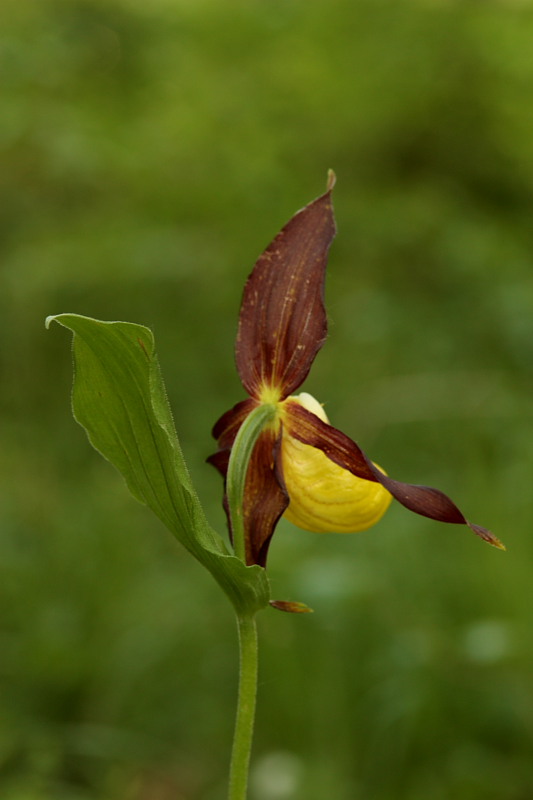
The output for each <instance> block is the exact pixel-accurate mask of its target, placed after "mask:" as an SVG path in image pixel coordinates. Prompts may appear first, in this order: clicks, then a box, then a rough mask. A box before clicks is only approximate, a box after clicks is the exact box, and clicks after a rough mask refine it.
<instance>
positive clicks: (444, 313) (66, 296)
mask: <svg viewBox="0 0 533 800" xmlns="http://www.w3.org/2000/svg"><path fill="white" fill-rule="evenodd" d="M532 41H533V4H531V3H529V2H522V3H518V2H517V3H511V2H491V1H490V0H486V1H485V2H474V1H473V0H472V2H467V1H466V0H465V1H463V2H453V0H448V2H446V1H445V0H442V2H438V1H437V0H434V1H433V2H431V1H430V0H426V2H423V1H422V0H420V1H419V2H414V0H413V1H410V0H404V1H401V0H327V2H326V0H231V1H230V2H216V0H150V2H148V3H147V2H142V1H141V0H100V1H99V0H86V1H85V2H82V1H81V0H39V1H36V2H30V1H29V0H3V2H2V6H1V10H0V72H1V82H0V109H1V114H0V175H1V178H0V183H1V199H0V202H1V216H0V239H1V241H0V248H1V262H0V270H1V273H0V281H1V291H0V308H1V325H2V342H3V344H2V348H1V356H0V357H1V361H2V382H1V395H0V403H1V409H2V425H1V440H2V444H1V451H0V463H1V467H2V469H1V474H2V481H1V509H0V514H1V517H0V519H1V522H0V524H1V532H0V597H1V620H0V628H1V633H0V675H1V682H2V686H1V692H0V797H1V798H2V800H218V798H222V797H224V796H225V781H226V770H227V762H228V754H229V746H230V739H231V734H232V727H233V713H234V702H235V688H236V658H237V645H236V635H235V629H234V620H233V617H232V613H231V609H230V606H229V604H228V603H227V601H226V599H225V598H224V596H223V595H222V594H221V593H220V591H219V589H218V587H217V586H216V585H215V584H214V582H213V581H212V579H211V578H210V576H209V575H208V574H207V573H204V572H203V571H202V570H201V568H200V567H199V566H198V565H197V564H196V563H195V562H193V561H192V560H191V558H190V557H189V556H188V555H187V554H186V553H185V552H184V551H183V550H182V549H180V547H179V546H178V545H177V544H176V543H175V542H174V540H173V539H172V538H171V536H170V535H169V534H168V533H167V532H166V531H165V530H164V529H163V528H162V526H161V525H160V524H159V522H158V521H157V520H156V519H155V518H153V517H152V515H151V514H150V513H149V512H148V511H147V510H146V509H145V508H143V507H142V506H140V505H138V504H137V503H136V502H135V501H133V500H132V499H131V498H130V497H129V496H128V493H127V491H126V489H125V486H124V484H123V481H122V479H121V478H120V476H119V475H118V474H116V473H115V471H114V470H113V469H112V468H111V467H110V466H109V465H108V464H107V463H106V462H104V461H103V460H102V459H101V458H100V457H99V456H98V454H96V453H95V452H93V451H92V450H91V448H90V446H89V445H88V443H87V441H86V438H85V435H84V433H83V431H82V430H81V428H79V427H78V426H77V425H76V424H75V422H74V421H73V420H72V418H71V415H70V410H69V393H70V386H71V359H70V356H69V348H70V341H69V337H68V335H67V333H66V331H64V330H61V329H59V327H56V328H55V329H53V330H50V331H49V332H45V329H44V318H45V316H46V315H47V314H55V313H60V312H67V311H68V312H77V313H81V314H87V315H90V316H95V317H98V318H101V319H124V320H129V321H133V322H139V323H143V324H147V325H149V326H151V327H152V328H153V329H154V331H155V334H156V340H157V343H158V350H159V354H160V360H161V363H162V368H163V372H164V376H165V380H166V383H167V388H168V391H169V395H170V399H171V403H172V406H173V410H174V414H175V419H176V424H177V428H178V432H179V435H180V438H181V440H182V444H183V448H184V451H185V454H186V457H187V460H188V462H189V465H190V468H191V471H192V473H193V477H194V479H195V481H196V483H197V485H198V489H199V493H200V495H201V497H202V499H203V500H204V501H205V504H206V507H207V511H208V515H209V517H210V519H211V520H212V522H213V524H214V525H215V526H216V527H218V528H219V530H221V531H223V530H225V522H224V518H223V513H222V511H221V508H220V495H221V487H220V482H219V478H218V475H217V474H216V473H215V471H214V470H212V469H211V468H210V467H208V466H207V465H206V464H205V463H204V459H205V457H206V456H207V455H208V454H209V453H210V452H211V451H212V450H213V446H214V443H213V442H212V440H211V438H210V428H211V425H212V423H213V422H214V420H215V419H216V418H217V417H218V415H219V414H220V413H222V412H223V411H225V410H226V409H227V408H229V406H230V405H231V404H233V403H234V402H236V401H237V400H239V399H241V398H242V397H243V391H242V389H241V387H240V384H239V381H238V378H237V375H236V372H235V367H234V363H233V339H234V334H235V329H236V322H237V313H238V307H239V301H240V294H241V290H242V285H243V281H244V279H245V277H246V275H247V274H248V273H249V271H250V269H251V267H252V265H253V263H254V261H255V259H256V258H257V256H258V255H259V253H260V252H261V251H262V250H263V249H264V247H265V246H266V245H267V244H268V242H269V241H270V239H271V238H272V237H273V236H274V234H275V233H276V232H277V231H278V230H279V228H280V227H281V226H282V225H283V224H284V223H285V222H286V221H287V220H288V219H289V217H290V216H291V215H292V214H293V213H294V211H296V209H298V208H300V207H301V206H302V205H304V204H305V203H307V202H308V201H310V200H311V199H312V198H313V197H315V196H317V195H318V194H320V193H321V192H322V191H323V189H324V186H325V180H326V171H327V169H328V168H329V167H332V168H334V169H335V171H336V173H337V175H338V183H337V188H336V190H335V203H336V210H337V220H338V227H339V234H338V237H337V239H336V241H335V243H334V246H333V250H332V255H331V259H330V268H329V277H328V286H327V301H328V311H329V316H330V337H329V340H328V342H327V344H326V346H325V348H324V349H323V351H322V353H321V354H320V355H319V357H318V358H317V361H316V363H315V366H314V369H313V372H312V375H311V377H310V378H309V380H308V381H307V383H306V385H305V388H306V389H307V390H308V391H310V392H312V393H313V394H315V395H316V396H317V397H318V398H319V399H320V400H321V401H323V402H326V403H327V410H328V413H329V415H330V418H331V420H332V422H333V423H334V424H336V425H338V426H339V427H341V428H342V429H343V430H345V431H346V432H347V433H349V434H350V435H352V436H353V437H355V438H356V439H357V440H358V441H359V442H360V443H361V445H362V446H364V447H365V449H366V450H367V451H368V452H369V453H370V454H371V455H372V457H373V458H375V459H376V460H377V461H378V462H379V463H381V464H383V465H384V466H385V467H386V469H387V470H388V471H389V472H390V473H391V474H392V475H394V476H395V477H398V478H401V479H404V480H408V481H412V482H423V483H429V484H430V485H431V484H433V485H436V486H439V487H440V488H442V489H443V490H445V491H447V492H449V493H450V495H451V496H452V497H453V498H454V499H455V500H456V502H458V503H459V505H460V506H461V508H462V509H463V510H464V511H465V513H466V514H467V516H469V518H470V519H472V520H474V521H475V522H478V523H480V524H483V525H487V526H490V527H491V528H492V529H493V530H494V531H495V532H496V533H497V535H498V536H500V537H501V538H502V539H503V540H504V541H505V543H506V544H507V546H508V552H507V553H506V554H504V553H500V552H498V551H496V550H494V549H493V548H490V547H488V546H485V545H484V544H483V543H482V542H480V541H479V540H477V539H476V538H475V537H474V536H473V535H471V534H470V533H469V532H468V531H466V529H464V528H461V527H454V526H443V525H438V524H437V523H434V522H431V521H428V520H425V519H422V518H419V517H415V516H414V515H412V514H409V513H408V512H407V511H405V510H404V509H403V508H401V507H400V506H398V505H394V506H393V507H392V509H391V510H390V511H389V513H388V514H387V515H386V517H385V518H384V520H383V521H382V522H381V523H380V524H379V526H378V527H376V528H375V529H373V530H372V531H369V532H367V533H364V534H360V535H358V536H344V537H343V536H334V535H332V536H317V535H313V534H308V533H304V532H301V531H297V530H296V529H294V528H292V527H291V526H290V525H289V524H288V523H284V524H281V525H280V526H279V529H278V532H277V534H276V536H275V538H274V541H273V544H272V547H271V554H270V560H269V572H270V575H271V580H272V585H273V593H274V596H275V597H279V598H282V599H289V598H291V599H295V600H300V601H303V602H306V603H308V604H309V605H311V606H312V607H313V608H314V609H315V614H313V615H309V616H306V617H298V616H293V615H284V614H280V613H278V612H274V611H271V612H268V613H264V614H263V615H262V616H261V619H260V634H261V685H260V690H259V708H258V720H257V734H256V740H255V749H254V763H253V772H252V788H251V792H250V798H251V800H329V798H335V800H428V798H431V800H449V799H450V800H451V798H453V799H454V800H529V799H530V798H531V797H533V635H532V632H531V627H532V622H533V592H532V588H531V585H532V581H531V561H532V556H533V537H531V527H532V523H533V492H532V481H533V437H532V430H531V429H532V414H531V390H532V388H533V371H532V367H533V270H532V261H533V226H532V215H531V209H532V204H533V49H532Z"/></svg>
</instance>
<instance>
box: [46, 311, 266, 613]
mask: <svg viewBox="0 0 533 800" xmlns="http://www.w3.org/2000/svg"><path fill="white" fill-rule="evenodd" d="M51 322H57V323H59V324H60V325H62V326H64V327H65V328H68V329H69V330H71V331H72V332H73V334H74V345H73V349H74V368H75V369H74V387H73V392H72V410H73V413H74V417H75V419H76V420H77V422H79V424H80V425H82V426H83V427H84V428H85V430H86V431H87V435H88V437H89V441H90V442H91V444H92V445H93V447H94V448H95V449H96V450H98V451H99V452H100V453H101V454H102V455H103V456H104V458H106V459H107V460H108V461H110V462H111V463H112V464H114V466H115V467H116V468H117V469H118V470H119V471H120V472H121V473H122V475H123V476H124V478H125V479H126V483H127V485H128V487H129V489H130V491H131V493H132V494H133V495H134V497H136V498H137V499H138V500H140V501H141V502H142V503H145V504H146V505H147V506H149V507H150V508H151V509H152V511H153V512H154V513H155V514H156V515H157V516H158V517H159V519H160V520H161V521H162V522H163V523H164V524H165V525H166V527H167V528H168V529H169V530H170V531H171V532H172V533H173V534H174V535H175V536H176V538H177V539H178V540H179V541H180V542H181V543H182V544H183V545H184V547H186V548H187V550H188V551H189V552H190V553H192V555H193V556H195V558H197V559H198V561H200V563H201V564H203V565H204V566H205V567H206V568H207V569H208V570H209V571H210V572H211V574H212V575H213V576H214V578H215V579H216V580H217V581H218V583H219V584H220V586H221V587H222V589H223V590H224V591H225V592H226V594H227V595H228V597H229V598H230V600H231V602H232V603H233V605H234V606H235V608H236V610H237V612H238V613H244V614H248V613H254V612H255V611H257V610H259V609H260V608H264V607H266V606H267V605H268V602H269V597H270V593H269V585H268V579H267V577H266V572H265V570H264V569H263V568H262V567H259V566H257V565H254V566H252V567H247V566H245V564H244V563H243V562H242V561H241V560H240V559H238V558H237V557H236V556H234V555H231V554H230V553H229V552H228V549H227V547H226V545H225V544H224V541H223V539H222V538H221V537H220V536H219V535H218V534H217V533H216V532H215V531H214V530H213V529H212V528H211V527H210V525H209V523H208V522H207V520H206V518H205V515H204V511H203V508H202V506H201V504H200V501H199V499H198V497H197V495H196V492H195V490H194V487H193V484H192V481H191V478H190V476H189V473H188V470H187V467H186V464H185V460H184V458H183V454H182V452H181V448H180V444H179V441H178V437H177V435H176V431H175V428H174V423H173V420H172V414H171V411H170V407H169V405H168V401H167V397H166V393H165V388H164V385H163V381H162V378H161V373H160V370H159V364H158V361H157V357H156V355H155V345H154V337H153V334H152V332H151V331H150V330H149V329H148V328H145V327H144V326H142V325H134V324H132V323H129V322H101V321H99V320H95V319H91V318H90V317H83V316H80V315H78V314H59V315H57V316H52V317H48V318H47V320H46V326H47V327H49V325H50V323H51Z"/></svg>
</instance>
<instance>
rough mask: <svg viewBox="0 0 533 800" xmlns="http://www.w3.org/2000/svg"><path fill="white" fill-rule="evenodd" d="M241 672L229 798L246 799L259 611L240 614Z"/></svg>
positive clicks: (252, 727) (235, 799) (255, 677)
mask: <svg viewBox="0 0 533 800" xmlns="http://www.w3.org/2000/svg"><path fill="white" fill-rule="evenodd" d="M237 622H238V626H239V648H240V672H239V694H238V700H237V718H236V720H235V733H234V736H233V749H232V752H231V768H230V780H229V800H246V790H247V787H248V771H249V765H250V753H251V750H252V738H253V732H254V719H255V699H256V695H257V661H258V659H257V626H256V622H255V615H252V616H238V617H237Z"/></svg>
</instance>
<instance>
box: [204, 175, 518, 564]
mask: <svg viewBox="0 0 533 800" xmlns="http://www.w3.org/2000/svg"><path fill="white" fill-rule="evenodd" d="M334 183H335V176H334V175H333V173H332V172H330V173H329V176H328V186H327V191H326V192H325V194H323V195H322V196H321V197H318V198H317V199H316V200H314V201H313V202H312V203H310V204H309V205H308V206H306V207H305V208H304V209H302V210H301V211H299V212H297V213H296V214H295V216H294V217H292V219H291V220H290V221H289V222H288V223H287V224H286V225H285V227H284V228H283V229H282V230H281V232H280V233H279V234H278V235H277V236H276V238H275V239H274V240H273V242H272V243H271V244H270V245H269V247H267V249H266V250H265V252H264V253H263V254H262V255H261V256H260V258H259V259H258V261H257V262H256V264H255V267H254V269H253V271H252V273H251V275H250V276H249V278H248V280H247V282H246V285H245V288H244V295H243V299H242V305H241V310H240V317H239V326H238V333H237V340H236V347H235V355H236V363H237V370H238V373H239V376H240V379H241V382H242V385H243V387H244V389H245V390H246V392H247V393H248V398H247V399H245V400H242V401H241V402H240V403H237V405H236V406H234V407H233V408H232V409H230V410H229V411H228V412H226V413H225V414H224V415H223V416H222V417H221V418H220V419H219V420H218V422H217V423H216V424H215V426H214V428H213V436H214V437H215V439H216V440H217V442H218V451H217V452H216V453H215V454H213V455H212V456H210V458H209V459H208V461H209V462H210V463H211V464H213V465H214V466H215V467H216V468H217V469H218V470H219V472H220V473H221V474H222V475H223V476H224V478H226V477H227V473H228V464H229V460H230V455H231V451H232V447H233V445H234V442H235V438H236V436H237V434H238V432H239V430H240V428H241V426H242V425H243V423H244V422H245V420H246V419H247V418H249V416H250V415H251V414H252V413H253V412H254V410H255V409H257V408H258V407H260V406H269V407H271V409H272V414H271V416H270V417H269V421H268V422H267V424H266V425H265V427H264V428H263V429H262V430H261V432H260V433H259V435H258V437H257V439H256V441H255V444H254V447H253V450H252V452H251V455H250V460H249V462H248V468H247V473H246V480H245V488H244V493H243V501H242V522H243V529H244V543H245V560H246V563H247V564H259V565H261V566H265V563H266V558H267V552H268V547H269V544H270V541H271V538H272V535H273V533H274V529H275V527H276V524H277V522H278V521H279V519H280V517H281V516H282V515H284V516H285V517H286V518H287V519H289V520H290V521H291V522H292V523H294V524H295V525H296V526H298V527H300V528H303V529H305V530H309V531H316V532H329V531H331V532H346V533H348V532H356V531H362V530H365V529H367V528H370V527H371V526H372V525H374V524H375V523H376V522H378V520H379V519H381V517H382V516H383V514H384V513H385V511H386V510H387V508H388V507H389V504H390V502H391V500H392V498H395V499H396V500H398V501H399V502H400V503H401V504H402V505H403V506H405V507H406V508H408V509H409V510H410V511H414V512H415V513H417V514H421V515H423V516H425V517H429V518H430V519H434V520H438V521H440V522H450V523H458V524H462V525H467V526H468V527H469V528H470V529H471V530H472V531H473V532H474V533H475V534H477V535H478V536H480V537H481V538H482V539H484V540H485V541H486V542H488V543H489V544H492V545H494V546H495V547H498V548H500V549H505V548H504V546H503V545H502V543H501V542H500V541H499V540H498V539H497V538H496V537H495V536H494V535H493V534H492V533H491V532H490V531H488V530H486V529H485V528H482V527H480V526H479V525H474V524H472V523H471V522H468V520H467V519H466V518H465V517H464V515H463V514H462V512H461V511H460V510H459V509H458V508H457V506H456V505H455V504H454V503H453V502H452V501H451V500H450V498H449V497H447V496H446V495H445V494H443V493H442V492H441V491H439V490H438V489H433V488H430V487H428V486H417V485H412V484H409V483H403V482H401V481H397V480H393V479H392V478H390V477H389V476H388V475H387V474H386V473H385V472H384V470H382V469H381V468H380V467H379V466H377V464H375V463H374V462H373V461H371V460H370V459H369V458H368V456H366V455H365V453H364V452H363V451H362V450H361V448H360V447H359V446H358V445H357V444H356V443H355V442H354V441H352V439H350V438H349V437H348V436H346V434H344V433H342V432H341V431H340V430H337V428H334V427H333V426H332V425H330V423H329V420H328V418H327V417H326V414H325V412H324V410H323V408H322V406H321V405H320V403H319V402H318V401H317V400H315V398H314V397H312V396H311V395H309V394H307V393H305V392H304V393H301V394H299V395H295V394H294V392H295V391H296V390H297V389H299V387H300V386H301V385H302V383H303V382H304V380H305V378H306V377H307V375H308V373H309V370H310V368H311V365H312V363H313V361H314V359H315V356H316V355H317V353H318V351H319V350H320V348H321V347H322V345H323V344H324V341H325V339H326V334H327V319H326V311H325V307H324V281H325V271H326V264H327V256H328V251H329V248H330V245H331V242H332V240H333V237H334V236H335V233H336V228H335V220H334V216H333V207H332V202H331V193H332V190H333V186H334ZM225 507H226V511H227V512H228V498H227V496H226V498H225ZM228 516H229V524H230V533H231V516H230V515H229V514H228Z"/></svg>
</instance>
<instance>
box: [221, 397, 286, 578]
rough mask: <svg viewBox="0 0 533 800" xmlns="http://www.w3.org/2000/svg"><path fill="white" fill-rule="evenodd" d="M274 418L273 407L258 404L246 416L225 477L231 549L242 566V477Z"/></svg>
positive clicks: (243, 548)
mask: <svg viewBox="0 0 533 800" xmlns="http://www.w3.org/2000/svg"><path fill="white" fill-rule="evenodd" d="M275 415H276V406H275V405H269V404H262V405H260V406H257V408H254V410H253V411H252V412H251V413H250V414H248V416H247V417H246V419H245V420H244V422H243V423H242V425H241V427H240V428H239V432H238V434H237V436H236V437H235V441H234V442H233V447H232V448H231V455H230V459H229V464H228V472H227V475H226V494H227V497H228V506H229V516H230V519H231V533H232V537H233V549H234V551H235V555H236V556H237V558H240V559H241V561H244V563H245V564H246V539H245V535H244V517H243V498H244V487H245V485H246V473H247V471H248V464H249V463H250V457H251V455H252V451H253V449H254V446H255V443H256V442H257V439H258V438H259V435H260V434H261V431H263V430H264V429H265V427H266V426H267V425H268V423H269V422H271V420H273V419H274V417H275Z"/></svg>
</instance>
